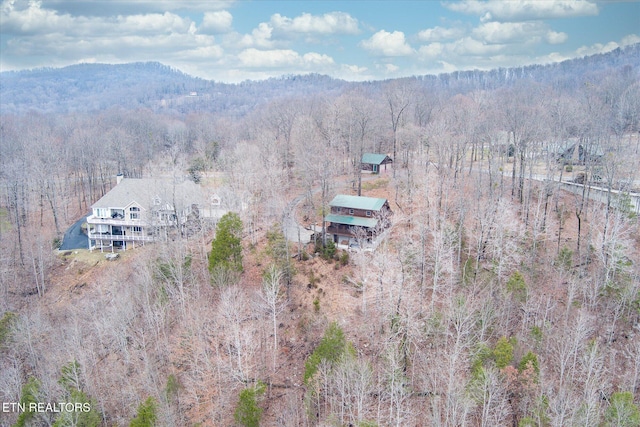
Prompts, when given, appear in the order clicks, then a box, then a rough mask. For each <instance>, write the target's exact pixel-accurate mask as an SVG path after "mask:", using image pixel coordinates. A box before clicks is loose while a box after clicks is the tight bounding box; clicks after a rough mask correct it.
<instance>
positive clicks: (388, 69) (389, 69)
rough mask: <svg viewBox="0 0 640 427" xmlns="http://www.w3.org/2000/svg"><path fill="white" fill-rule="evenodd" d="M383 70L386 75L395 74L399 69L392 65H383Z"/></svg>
mask: <svg viewBox="0 0 640 427" xmlns="http://www.w3.org/2000/svg"><path fill="white" fill-rule="evenodd" d="M384 69H385V71H386V72H387V74H393V73H395V72H397V71H398V70H399V69H400V67H398V66H397V65H394V64H384Z"/></svg>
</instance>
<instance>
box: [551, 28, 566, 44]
mask: <svg viewBox="0 0 640 427" xmlns="http://www.w3.org/2000/svg"><path fill="white" fill-rule="evenodd" d="M568 38H569V36H568V35H567V33H558V32H556V31H551V30H550V31H548V32H547V34H546V35H545V39H546V41H547V43H549V44H562V43H564V42H566V41H567V39H568Z"/></svg>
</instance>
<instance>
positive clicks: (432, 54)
mask: <svg viewBox="0 0 640 427" xmlns="http://www.w3.org/2000/svg"><path fill="white" fill-rule="evenodd" d="M444 48H445V45H444V44H442V43H439V42H436V43H429V44H427V45H424V46H420V48H419V49H418V56H419V57H420V58H422V59H433V58H438V57H440V56H441V55H442V54H443V53H444Z"/></svg>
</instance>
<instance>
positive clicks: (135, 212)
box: [129, 206, 140, 219]
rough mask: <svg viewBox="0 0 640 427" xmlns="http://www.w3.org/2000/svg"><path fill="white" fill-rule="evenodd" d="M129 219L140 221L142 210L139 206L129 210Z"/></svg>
mask: <svg viewBox="0 0 640 427" xmlns="http://www.w3.org/2000/svg"><path fill="white" fill-rule="evenodd" d="M129 218H131V219H140V208H139V207H137V206H132V207H130V208H129Z"/></svg>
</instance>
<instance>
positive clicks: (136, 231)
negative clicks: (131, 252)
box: [131, 226, 142, 233]
mask: <svg viewBox="0 0 640 427" xmlns="http://www.w3.org/2000/svg"><path fill="white" fill-rule="evenodd" d="M131 231H133V232H134V233H142V227H137V226H136V227H131Z"/></svg>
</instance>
